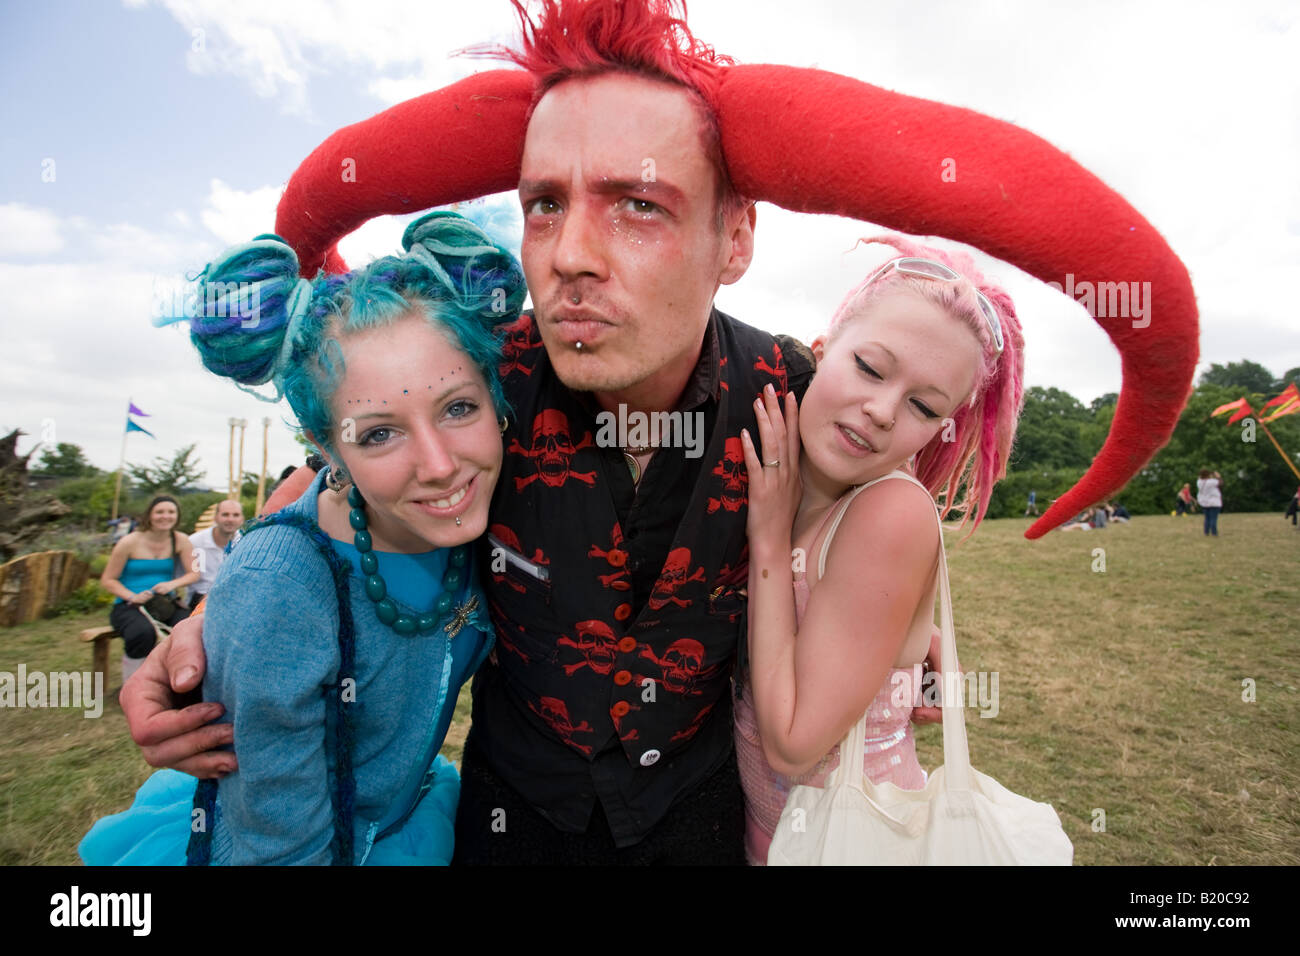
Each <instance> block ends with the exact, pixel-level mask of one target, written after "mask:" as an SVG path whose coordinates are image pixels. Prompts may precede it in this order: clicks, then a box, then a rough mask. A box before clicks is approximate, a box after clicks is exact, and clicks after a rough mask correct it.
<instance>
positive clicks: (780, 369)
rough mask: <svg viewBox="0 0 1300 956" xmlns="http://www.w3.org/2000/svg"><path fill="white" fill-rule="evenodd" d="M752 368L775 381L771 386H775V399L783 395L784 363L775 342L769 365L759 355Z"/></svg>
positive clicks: (784, 386) (784, 388) (784, 385)
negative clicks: (764, 373)
mask: <svg viewBox="0 0 1300 956" xmlns="http://www.w3.org/2000/svg"><path fill="white" fill-rule="evenodd" d="M754 368H755V369H756V370H758V371H760V372H766V373H767V374H768V375H771V376H772V377H773V378H774V379H776V381H775V382H773V383H772V384H773V385H774V386H776V397H777V398H780V397H782V396H783V395H785V390H786V383H787V377H786V371H785V361H784V360H783V359H782V358H781V346H779V345H777V344H776V343H775V342H773V343H772V364H771V365H769V364H767V359H766V358H764V357H763V356H761V355H760V356H759V358H758V361H757V362H755V363H754Z"/></svg>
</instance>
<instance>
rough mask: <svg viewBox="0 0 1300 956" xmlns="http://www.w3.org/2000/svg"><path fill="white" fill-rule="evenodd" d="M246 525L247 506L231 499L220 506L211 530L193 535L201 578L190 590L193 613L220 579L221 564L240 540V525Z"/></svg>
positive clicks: (206, 529)
mask: <svg viewBox="0 0 1300 956" xmlns="http://www.w3.org/2000/svg"><path fill="white" fill-rule="evenodd" d="M243 523H244V506H243V504H242V503H241V502H238V501H236V500H234V499H233V498H228V499H226V500H225V501H223V502H221V503H220V504H219V505H217V517H216V520H215V521H214V522H213V524H212V527H210V528H204V529H203V530H202V531H196V532H195V533H194V534H192V535H190V545H191V546H192V547H193V548H194V560H195V562H196V566H195V568H194V569H193V570H196V571H198V572H199V579H198V580H197V581H196V582H194V584H193V586H192V587H191V588H190V600H189V603H188V607H189V609H190V610H191V611H192V610H194V609H195V608H196V607H198V606H199V602H200V601H202V600H203V599H204V598H205V597H207V595H208V592H209V591H211V590H212V582H213V581H215V580H216V579H217V571H218V569H220V567H221V562H222V561H225V560H226V548H227V547H228V546H229V545H230V544H231V543H233V542H235V541H238V540H239V526H240V525H242V524H243Z"/></svg>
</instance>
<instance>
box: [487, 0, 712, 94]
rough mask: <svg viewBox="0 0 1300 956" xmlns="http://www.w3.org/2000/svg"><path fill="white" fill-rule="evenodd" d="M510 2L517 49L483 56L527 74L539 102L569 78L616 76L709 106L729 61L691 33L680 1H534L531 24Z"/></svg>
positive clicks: (523, 9)
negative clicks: (670, 87)
mask: <svg viewBox="0 0 1300 956" xmlns="http://www.w3.org/2000/svg"><path fill="white" fill-rule="evenodd" d="M510 2H511V3H512V4H514V7H515V12H516V13H518V15H519V23H520V26H521V28H522V30H523V38H522V41H521V42H520V46H519V49H517V50H511V49H507V48H503V47H496V48H493V49H492V50H490V51H484V52H490V53H491V54H492V55H495V56H498V57H500V58H501V59H505V60H509V61H511V62H513V63H515V64H517V65H519V66H521V67H523V68H524V69H525V70H527V71H528V72H529V73H531V74H533V76H534V77H535V78H536V80H537V84H538V96H539V98H540V96H541V95H542V94H543V93H545V92H546V91H547V90H549V89H550V88H551V87H552V86H554V85H555V84H557V83H560V82H562V81H563V80H567V79H569V78H571V77H581V76H596V75H599V74H601V73H611V72H622V73H633V74H637V75H640V76H647V77H654V78H658V79H661V80H667V81H668V82H670V83H677V84H679V85H681V86H685V87H687V88H689V89H692V90H695V91H696V92H697V93H699V94H700V95H701V96H703V97H704V99H705V101H706V102H707V103H708V104H709V106H710V109H712V104H713V102H714V96H713V94H714V92H715V90H716V85H717V81H718V79H719V78H720V69H721V68H722V67H725V66H729V65H730V64H731V63H732V60H731V58H730V57H725V56H721V55H719V54H718V53H715V52H714V50H713V48H712V47H711V46H709V45H708V44H705V43H701V42H700V41H699V40H697V39H695V37H694V36H693V35H692V34H691V30H690V27H688V26H687V25H686V3H685V0H680V2H679V0H564V2H563V4H561V3H559V2H557V0H541V2H540V6H541V16H540V19H539V20H538V21H537V22H534V21H533V19H532V17H530V16H529V14H528V10H527V8H526V7H525V5H524V3H523V2H521V0H510ZM679 8H680V15H678V9H679Z"/></svg>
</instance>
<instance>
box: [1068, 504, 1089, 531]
mask: <svg viewBox="0 0 1300 956" xmlns="http://www.w3.org/2000/svg"><path fill="white" fill-rule="evenodd" d="M1092 512H1093V509H1092V508H1085V509H1084V510H1083V511H1080V512H1079V513H1078V514H1077V515H1075V516H1074V520H1073V521H1068V522H1066V523H1065V524H1063V525H1061V530H1062V531H1075V530H1082V531H1091V530H1092Z"/></svg>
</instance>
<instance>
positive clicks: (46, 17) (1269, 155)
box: [0, 0, 1300, 486]
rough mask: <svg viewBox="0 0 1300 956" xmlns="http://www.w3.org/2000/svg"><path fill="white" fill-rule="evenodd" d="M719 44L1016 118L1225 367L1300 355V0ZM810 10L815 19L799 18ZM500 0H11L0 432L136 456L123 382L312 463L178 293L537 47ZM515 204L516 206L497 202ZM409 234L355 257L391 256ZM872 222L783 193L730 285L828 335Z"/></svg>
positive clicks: (1012, 281)
mask: <svg viewBox="0 0 1300 956" xmlns="http://www.w3.org/2000/svg"><path fill="white" fill-rule="evenodd" d="M689 6H690V22H691V24H692V26H693V29H694V30H695V32H696V34H697V35H698V36H699V37H701V38H702V39H704V40H706V41H708V42H710V43H712V44H713V45H714V46H715V47H716V48H717V49H719V50H720V51H721V52H724V53H727V54H730V55H731V56H733V57H735V58H736V59H737V60H738V61H742V62H747V63H761V62H774V63H785V64H791V65H796V66H816V67H820V68H821V69H826V70H833V71H836V72H839V73H844V74H847V75H850V76H854V77H857V78H859V79H862V80H864V81H867V82H870V83H874V84H876V85H878V86H883V87H887V88H890V89H895V90H898V91H900V92H904V93H908V94H912V95H916V96H922V97H927V98H930V99H935V100H941V101H944V102H948V103H954V104H957V105H961V106H966V107H970V108H972V109H976V110H979V111H981V112H984V113H987V114H990V115H992V116H995V117H998V118H1000V119H1004V120H1008V121H1011V122H1014V123H1018V124H1020V125H1021V126H1024V127H1026V128H1027V129H1029V130H1032V131H1033V132H1035V133H1037V134H1039V135H1041V136H1043V137H1045V138H1046V139H1047V140H1049V141H1050V142H1052V143H1054V144H1055V145H1057V146H1058V147H1060V148H1062V149H1064V150H1065V151H1067V152H1068V153H1070V154H1071V155H1072V156H1073V157H1074V158H1075V159H1077V160H1078V161H1079V162H1081V163H1082V164H1083V165H1084V166H1086V167H1087V168H1088V169H1090V170H1092V171H1093V172H1094V173H1096V174H1097V175H1098V176H1100V177H1101V178H1102V179H1103V180H1104V181H1105V182H1107V183H1108V184H1109V185H1111V186H1112V187H1114V188H1116V189H1117V190H1118V191H1119V192H1120V193H1122V194H1123V195H1124V196H1125V197H1126V198H1127V199H1128V200H1129V201H1130V202H1131V203H1132V204H1133V205H1134V206H1136V207H1137V209H1138V210H1139V211H1140V212H1141V213H1142V214H1143V215H1144V216H1146V217H1147V219H1149V220H1150V221H1151V222H1152V223H1153V224H1154V225H1155V226H1156V228H1157V229H1159V230H1160V231H1161V232H1162V233H1163V234H1164V235H1165V237H1166V238H1167V239H1168V241H1169V242H1170V244H1171V245H1172V246H1173V248H1174V250H1175V251H1176V252H1177V253H1178V254H1179V255H1180V256H1181V257H1182V259H1183V261H1184V262H1185V263H1186V264H1187V266H1188V268H1189V269H1190V271H1191V274H1192V279H1193V282H1194V284H1195V286H1196V290H1197V295H1198V299H1199V303H1200V308H1201V323H1202V330H1201V359H1202V367H1204V366H1205V365H1207V364H1208V363H1210V362H1228V361H1235V360H1240V359H1242V358H1250V359H1252V360H1255V361H1258V362H1260V363H1262V364H1264V365H1265V366H1266V367H1268V368H1269V369H1271V370H1272V371H1273V372H1274V374H1278V375H1280V374H1281V373H1282V372H1284V371H1286V370H1287V369H1289V368H1292V367H1295V366H1300V333H1298V332H1297V322H1296V319H1295V318H1294V312H1295V308H1296V297H1295V294H1294V291H1293V287H1292V285H1291V283H1290V282H1289V281H1285V280H1288V279H1292V278H1294V277H1295V276H1296V275H1297V263H1300V185H1298V183H1297V179H1298V177H1297V174H1296V170H1297V169H1300V149H1298V148H1297V147H1298V146H1300V71H1298V70H1297V69H1296V66H1295V64H1296V63H1297V62H1298V61H1300V7H1297V5H1296V4H1295V3H1293V2H1288V0H1282V2H1262V0H1260V2H1240V3H1235V4H1232V5H1231V6H1230V7H1225V6H1224V4H1222V3H1221V2H1217V3H1211V2H1184V3H1179V4H1170V3H1159V2H1150V3H1132V2H1122V3H1121V2H1114V3H1111V2H1094V0H1088V2H1080V3H1069V4H1065V3H1059V4H1058V3H1043V2H1037V0H1003V2H998V0H972V2H959V0H950V2H938V0H932V2H930V3H927V4H923V5H922V4H917V3H915V2H907V0H872V2H870V3H862V2H860V0H801V2H799V3H791V2H790V0H779V2H778V0H745V2H743V3H741V2H736V0H694V2H692V3H690V5H689ZM795 10H797V11H798V19H795V20H791V17H790V14H791V11H795ZM513 31H514V19H513V15H512V12H511V10H510V7H509V5H508V4H507V3H506V2H505V0H476V2H473V3H468V2H465V3H457V2H449V0H422V2H421V0H407V2H399V0H367V2H365V3H354V2H324V0H314V2H309V0H301V2H288V0H275V2H268V0H155V2H149V0H130V2H125V3H120V4H114V3H110V2H102V0H51V2H48V3H35V2H15V0H0V84H2V86H0V91H2V93H3V96H2V98H0V104H2V105H0V110H2V111H3V123H0V130H2V132H0V302H3V303H4V306H3V309H2V310H0V323H2V325H0V328H2V329H3V339H2V340H0V341H2V342H3V347H0V427H4V428H5V429H6V430H7V429H8V428H11V427H15V426H17V427H21V428H22V429H23V430H24V431H25V432H27V433H28V435H29V437H28V438H26V439H24V441H23V443H22V444H21V445H20V446H19V448H20V450H26V449H29V448H31V447H32V445H33V444H34V443H35V442H36V441H37V440H40V439H41V438H42V437H44V438H45V439H46V440H48V441H65V442H73V443H75V444H78V445H81V446H82V447H83V448H84V449H85V450H86V452H87V454H88V455H89V457H90V459H91V460H92V461H93V462H94V463H95V464H97V465H99V466H100V467H103V468H106V469H111V468H114V467H116V465H117V460H118V454H119V448H120V442H121V436H122V429H123V426H124V417H125V410H126V404H127V401H128V399H130V400H133V401H134V402H135V404H136V405H137V406H139V407H141V408H142V409H144V410H145V411H147V412H150V413H151V416H152V417H150V418H148V419H142V422H143V424H144V425H145V426H146V427H147V428H149V429H150V430H151V431H153V432H154V433H155V434H156V435H157V440H156V441H153V440H151V439H149V438H147V437H145V436H142V435H135V434H133V435H132V436H131V438H130V443H129V445H128V460H129V461H133V462H143V461H147V460H149V459H150V458H152V457H153V456H156V455H168V456H170V454H171V453H172V452H173V451H174V450H175V449H177V448H179V447H180V446H182V445H186V444H189V443H191V442H196V443H197V444H198V454H199V457H200V459H201V461H202V463H203V465H204V466H205V467H206V468H207V469H208V477H209V481H210V482H211V484H213V485H214V486H224V483H225V474H226V454H227V432H228V429H227V424H226V423H227V420H228V419H229V418H230V417H231V416H235V417H242V418H245V419H247V420H248V421H249V431H248V441H247V444H246V450H245V467H246V469H247V470H255V469H256V467H257V466H258V464H259V463H260V458H261V426H260V422H261V420H262V418H263V417H265V416H267V415H270V416H271V418H272V421H273V425H272V428H271V444H270V460H271V470H272V472H273V473H278V471H279V470H280V469H281V468H282V467H283V466H284V465H286V464H290V463H293V462H297V461H300V460H301V454H300V452H299V451H298V448H297V446H296V445H295V444H294V443H293V441H292V438H291V436H290V431H289V428H288V427H287V426H286V425H285V424H284V419H285V418H286V417H287V416H288V414H289V412H288V410H287V407H286V406H270V405H264V404H261V403H259V402H257V401H256V400H254V399H252V398H249V397H247V396H245V395H243V394H242V393H240V392H238V391H236V390H235V389H234V388H233V387H232V386H230V385H229V383H227V382H225V381H223V380H219V379H216V378H215V377H213V376H211V375H209V374H208V373H206V372H205V371H203V369H202V368H201V366H200V365H199V363H198V360H197V358H196V356H195V354H194V352H193V350H192V348H191V347H190V345H189V343H188V339H187V337H186V336H185V335H184V334H183V332H182V331H181V330H180V329H179V328H170V329H162V330H159V329H154V328H153V327H152V326H151V324H150V321H149V319H150V314H151V311H153V310H155V309H156V308H157V301H158V299H159V298H160V295H161V294H162V292H163V291H164V290H167V289H171V288H173V287H175V286H176V285H177V284H178V283H180V282H183V281H184V277H185V275H186V273H191V274H192V273H193V272H196V271H197V270H198V269H201V268H202V266H203V264H204V263H205V262H207V261H208V260H209V259H210V258H211V257H212V256H213V255H214V254H216V253H217V252H218V251H220V250H221V249H222V248H224V247H225V246H228V245H231V244H234V243H237V242H243V241H247V240H248V239H251V238H252V237H253V236H254V235H256V234H257V233H260V232H268V231H270V230H271V229H272V227H273V223H274V211H275V204H276V201H277V199H278V197H279V194H280V191H281V189H282V188H283V185H284V183H285V181H286V180H287V179H288V177H289V175H290V174H291V173H292V171H293V169H294V168H295V167H296V166H297V164H298V163H299V162H300V161H301V160H302V159H303V158H305V157H306V156H307V154H308V153H309V152H310V151H311V150H312V149H313V148H314V147H315V146H316V145H317V144H318V143H319V142H320V141H321V140H322V139H324V138H325V137H326V136H328V135H329V134H330V133H332V132H333V131H334V130H335V129H337V128H338V127H340V126H343V125H346V124H349V123H353V122H356V121H357V120H359V119H362V118H365V117H367V116H369V115H371V114H373V113H375V112H378V111H379V110H382V109H384V108H386V107H388V106H390V105H392V104H394V103H396V102H399V101H401V100H403V99H406V98H409V97H411V96H415V95H418V94H420V93H424V92H427V91H429V90H431V89H436V88H438V87H441V86H444V85H446V84H447V83H449V82H451V81H453V80H455V79H458V78H460V77H462V76H464V75H466V74H468V73H471V72H474V71H476V70H479V69H485V68H491V66H492V65H491V64H485V63H484V62H483V61H477V60H468V59H465V58H463V57H462V58H454V57H452V56H450V54H451V53H452V52H453V51H455V50H457V49H460V48H463V47H465V46H468V45H472V44H476V43H480V42H484V41H490V40H500V41H508V40H510V39H512V38H513V35H514V34H513ZM499 202H500V203H501V206H502V208H514V206H515V205H516V204H515V203H514V200H513V199H512V198H511V197H504V198H502V199H501V200H499ZM402 225H403V222H402V221H401V220H397V219H391V220H379V221H376V222H374V223H371V224H369V225H367V226H366V227H363V228H362V229H361V230H359V231H358V233H357V234H355V235H354V236H352V237H350V238H349V239H348V240H345V242H344V243H343V246H342V251H343V253H344V256H345V257H346V258H347V259H348V261H349V262H352V263H356V262H361V261H364V260H365V259H366V258H368V257H370V256H373V255H380V254H386V253H390V252H394V251H397V249H398V239H399V237H400V235H401V229H402ZM869 231H870V227H869V226H864V225H863V224H861V223H854V222H850V221H846V220H840V219H835V218H829V217H814V216H801V215H797V214H793V213H786V212H784V211H782V210H779V209H775V208H773V207H770V206H763V207H760V210H759V234H758V243H757V246H758V252H757V256H756V259H755V262H754V266H753V268H752V269H751V270H750V272H749V274H748V275H747V276H746V277H745V278H744V279H743V280H742V281H741V282H740V283H739V284H737V285H735V286H731V287H726V288H724V289H723V290H722V292H721V293H720V294H719V297H718V304H719V306H720V307H721V308H723V309H724V310H726V311H728V312H730V313H732V314H733V315H736V316H738V317H740V318H742V319H744V320H745V321H748V322H750V323H751V324H754V325H758V326H761V327H764V328H768V329H771V330H774V331H786V332H793V333H794V334H797V335H800V336H801V337H803V338H804V339H805V340H809V339H811V338H812V337H813V336H814V335H816V334H817V333H818V332H819V331H821V329H822V327H823V326H824V324H825V321H826V319H827V317H828V316H829V315H830V313H831V310H832V309H833V308H834V306H835V305H836V304H837V303H838V301H839V299H840V297H841V296H842V294H843V292H844V291H845V290H846V289H847V288H849V287H850V286H851V285H852V284H853V283H854V282H856V281H857V280H858V279H860V278H861V276H862V275H863V274H864V273H865V271H866V270H867V269H869V268H870V266H871V264H872V263H873V262H875V261H878V260H879V259H880V258H881V257H882V255H881V253H879V252H873V251H871V250H865V249H863V250H859V251H857V252H853V253H848V252H847V250H849V249H850V248H851V247H852V245H853V242H854V240H855V239H856V238H857V237H858V236H860V235H863V234H866V233H868V232H869ZM984 264H985V265H986V267H987V268H988V269H989V270H990V271H991V273H992V274H993V275H995V276H996V277H998V278H1000V279H1003V280H1004V281H1005V283H1006V285H1007V286H1008V288H1009V289H1010V291H1011V293H1012V296H1013V298H1015V300H1016V303H1017V308H1018V311H1019V314H1020V316H1021V318H1022V321H1023V322H1024V326H1025V334H1026V339H1027V374H1028V381H1029V384H1031V385H1043V386H1057V387H1060V388H1064V389H1066V390H1068V391H1070V392H1071V393H1073V394H1074V395H1075V396H1076V397H1077V398H1079V399H1081V400H1082V401H1084V402H1088V401H1090V400H1091V399H1093V398H1095V397H1096V396H1098V395H1101V394H1103V393H1105V392H1110V391H1116V390H1118V388H1119V384H1120V374H1119V369H1120V365H1119V358H1118V355H1117V353H1116V352H1115V351H1114V349H1113V347H1112V346H1111V344H1110V341H1109V339H1107V338H1106V336H1105V335H1104V334H1103V333H1102V332H1101V331H1100V329H1098V328H1097V327H1096V326H1095V325H1094V323H1093V322H1092V320H1091V319H1090V318H1089V317H1088V315H1087V314H1086V313H1085V312H1084V311H1083V309H1082V307H1081V306H1079V305H1077V304H1075V303H1073V302H1071V301H1070V300H1068V299H1067V298H1066V297H1065V296H1063V295H1061V294H1059V293H1057V292H1054V291H1053V290H1051V289H1049V288H1047V287H1045V286H1043V285H1042V284H1041V283H1038V282H1037V281H1035V280H1033V279H1030V278H1029V277H1027V276H1024V275H1022V274H1020V273H1018V272H1016V270H1014V269H1012V268H1011V267H1008V266H1005V265H1003V264H999V263H995V262H992V261H985V263H984Z"/></svg>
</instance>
